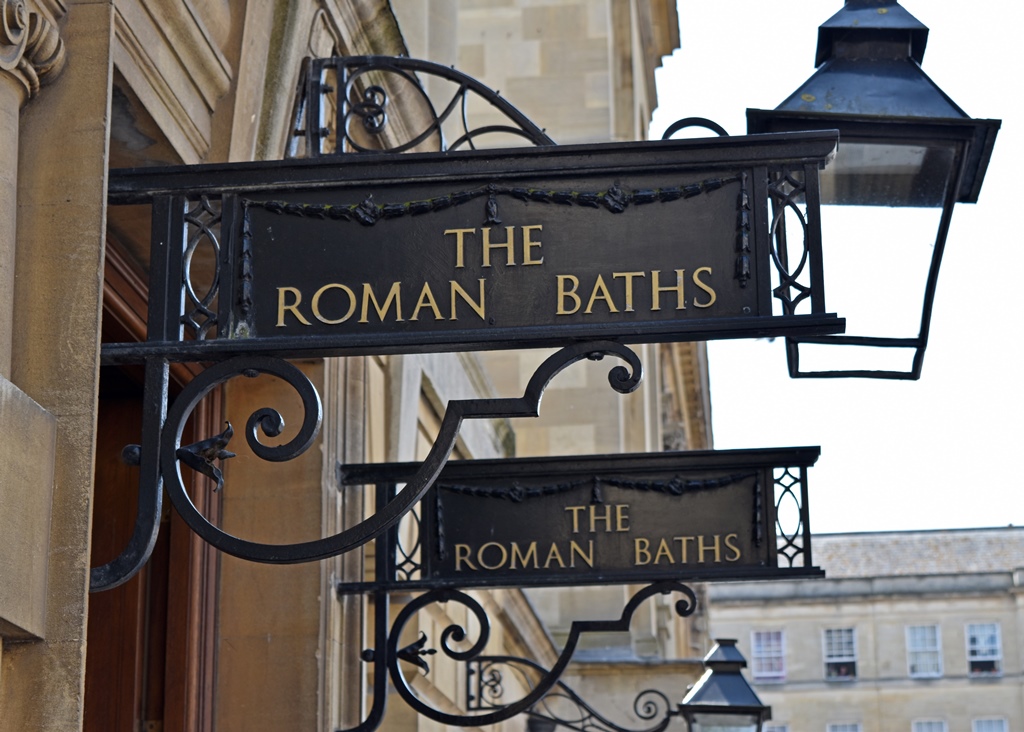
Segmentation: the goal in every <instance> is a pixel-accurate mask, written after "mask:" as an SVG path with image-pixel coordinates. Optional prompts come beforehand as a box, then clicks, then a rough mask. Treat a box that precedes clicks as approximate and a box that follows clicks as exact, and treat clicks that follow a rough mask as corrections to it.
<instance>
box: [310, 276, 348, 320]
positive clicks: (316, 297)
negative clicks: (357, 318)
mask: <svg viewBox="0 0 1024 732" xmlns="http://www.w3.org/2000/svg"><path fill="white" fill-rule="evenodd" d="M328 290H343V291H344V292H345V294H346V295H348V310H347V311H345V314H344V315H342V316H341V317H340V318H338V319H337V320H330V319H328V318H325V317H324V316H323V315H322V314H321V312H320V297H321V296H322V295H323V294H324V293H325V292H327V291H328ZM309 307H310V309H312V311H313V317H314V318H316V319H317V320H319V321H320V322H321V323H326V324H327V325H337V324H338V323H344V322H345V321H346V320H348V319H349V318H351V317H352V313H354V312H355V311H356V293H354V292H352V289H351V288H350V287H346V286H345V285H342V284H338V283H337V282H332V283H331V284H329V285H324V286H323V287H321V288H320V289H319V290H317V291H316V292H315V293H313V299H312V300H311V301H310V303H309Z"/></svg>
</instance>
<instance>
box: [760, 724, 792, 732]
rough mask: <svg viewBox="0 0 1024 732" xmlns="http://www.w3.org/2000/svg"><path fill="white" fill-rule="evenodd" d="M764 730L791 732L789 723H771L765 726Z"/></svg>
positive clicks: (766, 731) (769, 731)
mask: <svg viewBox="0 0 1024 732" xmlns="http://www.w3.org/2000/svg"><path fill="white" fill-rule="evenodd" d="M764 732H789V725H788V724H769V725H766V726H765V728H764Z"/></svg>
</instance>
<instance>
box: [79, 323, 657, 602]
mask: <svg viewBox="0 0 1024 732" xmlns="http://www.w3.org/2000/svg"><path fill="white" fill-rule="evenodd" d="M606 355H609V356H615V357H616V358H619V359H621V360H623V361H625V362H626V364H628V368H627V367H625V366H621V365H618V366H615V367H613V368H612V369H610V371H609V373H608V381H609V384H610V385H611V387H612V388H613V389H615V390H616V391H618V392H620V393H623V394H626V393H630V392H632V391H634V390H636V389H637V387H639V385H640V382H641V380H642V378H643V367H642V364H641V363H640V359H639V357H638V356H637V355H636V353H634V352H633V351H632V350H631V349H629V348H627V347H626V346H623V345H622V344H619V343H615V342H611V341H597V342H591V343H579V344H575V345H572V346H567V347H565V348H563V349H561V350H559V351H557V352H556V353H554V354H553V355H551V356H550V357H548V358H547V359H546V360H545V361H544V362H543V363H542V364H541V365H540V367H538V369H537V370H536V372H535V373H534V375H533V376H532V377H531V379H530V382H529V383H528V384H527V387H526V390H525V392H524V394H523V396H522V397H518V398H508V399H470V400H454V401H452V402H450V403H449V404H448V408H447V410H446V411H445V415H444V419H443V420H442V422H441V428H440V430H439V432H438V436H437V439H436V441H435V442H434V444H433V446H432V447H431V449H430V452H429V453H428V455H427V457H426V459H425V460H424V461H423V463H422V464H421V466H420V468H419V470H418V471H417V472H416V474H415V475H414V476H413V477H412V478H411V479H410V480H409V482H408V483H406V485H405V487H404V488H403V489H402V490H401V491H400V492H399V493H398V494H397V495H396V496H395V498H394V499H393V500H391V501H389V502H388V503H387V505H386V506H385V507H384V508H383V509H382V510H380V511H378V512H377V513H375V514H374V515H372V516H370V517H369V518H367V519H365V520H364V521H362V522H361V523H359V524H357V525H356V526H353V527H350V528H348V529H346V530H344V531H342V532H340V533H338V534H334V535H333V536H329V537H325V538H321V539H316V540H313V541H306V542H299V543H292V544H262V543H258V542H254V541H248V540H245V539H241V538H239V537H236V536H233V535H231V534H229V533H227V532H225V531H223V530H221V529H220V528H218V527H217V526H214V525H213V524H212V523H210V522H209V521H208V520H207V519H206V517H205V516H203V515H202V513H200V511H199V510H198V509H197V508H196V507H195V505H194V504H193V503H192V500H191V498H190V497H189V495H188V493H187V492H186V490H185V486H184V482H183V480H182V476H181V463H182V462H184V463H185V464H186V465H187V466H189V467H192V468H193V469H196V470H199V471H200V472H202V473H205V474H206V475H208V476H210V477H211V478H212V479H213V480H215V481H216V482H217V488H218V489H219V488H220V487H221V485H222V484H223V476H222V475H221V473H220V470H219V468H218V467H217V466H216V465H215V463H214V461H215V460H220V459H226V458H229V457H232V453H230V452H229V451H228V450H227V449H226V448H227V446H228V444H229V442H230V440H231V438H232V436H233V430H232V428H231V426H230V424H229V425H228V428H227V429H225V430H224V432H222V433H221V434H220V435H215V436H214V437H211V438H208V439H206V440H203V441H201V442H198V443H195V444H194V445H188V446H182V445H181V436H182V433H183V431H184V427H185V423H186V421H187V420H188V418H189V416H190V415H191V414H192V412H193V410H194V409H195V408H196V406H197V405H198V404H199V402H200V401H201V400H202V399H203V397H204V396H206V395H207V394H208V393H209V392H210V391H211V390H213V389H214V388H216V387H217V386H219V385H220V384H223V383H225V382H227V381H229V380H230V379H233V378H236V377H239V376H245V377H254V376H257V375H259V374H261V373H263V374H271V375H273V376H276V377H278V378H280V379H283V380H284V381H285V382H286V383H288V384H289V385H290V386H291V387H292V388H293V389H295V391H296V392H297V393H298V395H299V397H300V398H301V400H302V404H303V411H304V416H303V422H302V425H301V426H300V428H299V430H298V434H297V435H296V436H295V437H293V438H292V439H291V440H289V441H288V442H287V443H286V444H283V445H277V446H268V445H265V444H263V443H262V442H261V441H260V433H262V434H263V435H266V436H270V437H273V436H276V435H277V434H280V432H281V429H282V427H283V420H282V418H281V415H280V413H279V412H277V411H276V410H274V409H270V408H264V409H259V410H257V411H256V412H254V413H253V414H252V415H250V417H249V418H248V421H247V424H246V440H247V441H248V443H249V446H250V447H251V448H252V450H253V452H254V453H255V454H256V455H257V456H258V457H260V458H262V459H264V460H269V461H274V462H282V461H286V460H292V459H294V458H296V457H298V456H299V455H301V454H302V453H303V452H305V451H306V450H307V449H308V448H309V446H310V445H312V444H313V441H314V440H315V438H316V436H317V434H318V432H319V429H320V423H321V419H322V415H323V408H322V406H321V402H320V397H319V394H317V392H316V388H315V387H314V386H313V384H312V383H311V382H310V381H309V379H308V378H306V376H305V375H304V374H303V373H302V372H301V371H300V370H299V369H298V368H296V367H295V366H292V365H291V364H289V363H288V362H287V361H284V360H282V359H277V358H272V357H267V356H240V357H237V358H233V359H230V360H227V361H223V362H221V363H218V364H215V365H214V366H211V367H210V368H208V369H207V370H206V371H204V372H203V373H202V374H200V375H199V376H197V377H196V378H195V379H193V381H192V382H190V383H189V384H188V386H186V387H185V389H184V390H183V391H182V393H181V394H180V395H179V397H178V398H177V400H176V401H175V403H174V404H173V405H172V406H171V408H170V409H169V410H168V412H167V417H166V420H165V422H164V425H163V428H162V430H161V438H160V450H159V453H160V455H159V471H158V475H157V476H156V477H155V478H154V479H152V480H150V481H146V480H145V479H143V481H142V485H141V491H142V492H143V493H144V494H147V495H149V496H150V497H151V498H155V500H149V501H144V502H140V506H141V505H147V506H159V504H160V500H159V497H160V491H161V482H162V481H166V482H167V493H168V495H169V497H170V499H171V503H172V504H173V505H174V508H175V509H176V510H177V511H178V513H179V514H180V515H181V517H182V519H184V521H185V523H186V524H188V526H189V528H191V529H192V531H194V532H195V533H196V534H198V535H199V536H200V537H201V538H202V539H203V540H204V541H206V542H207V543H209V544H210V545H212V546H214V547H216V548H217V549H219V550H221V551H223V552H226V553H228V554H231V555H233V556H236V557H240V558H242V559H247V560H249V561H254V562H263V563H268V564H295V563H299V562H311V561H316V560H319V559H326V558H328V557H332V556H336V555H338V554H342V553H344V552H347V551H351V550H352V549H356V548H358V547H360V546H362V545H364V544H366V543H367V542H369V541H370V540H372V539H374V538H376V537H377V536H378V535H380V534H381V533H382V532H384V531H385V530H387V529H388V528H390V527H392V526H394V525H395V524H396V523H398V521H399V520H401V518H402V517H403V516H404V515H405V514H406V513H408V512H409V510H410V509H411V508H412V507H413V506H414V505H415V504H416V503H417V502H418V501H419V500H420V499H421V498H422V497H423V494H424V493H426V491H427V490H428V489H429V488H430V486H431V485H433V483H434V481H435V480H436V478H437V476H438V475H439V474H440V472H441V470H442V469H443V468H444V466H445V464H446V463H447V461H448V457H449V455H450V454H451V451H452V449H453V448H454V447H455V442H456V439H457V438H458V434H459V429H460V427H461V425H462V421H463V420H464V419H492V418H499V417H536V416H537V415H538V414H539V413H540V402H541V397H542V396H543V394H544V389H545V388H546V387H547V385H548V383H549V382H550V381H551V379H553V378H554V377H555V376H556V375H557V374H558V373H559V372H560V371H562V370H563V369H565V368H566V367H568V366H569V365H571V364H573V363H576V362H577V361H580V360H583V359H593V360H597V359H601V358H603V357H604V356H606ZM145 474H146V471H144V475H145ZM158 531H159V510H158V509H156V510H151V511H149V512H148V513H147V514H146V515H143V514H142V512H141V511H140V514H139V517H138V520H137V522H136V536H133V538H132V541H131V543H130V544H129V546H128V548H127V549H126V550H125V553H124V554H122V556H121V557H118V559H116V560H115V561H114V562H112V563H110V564H108V565H105V566H104V567H97V568H95V569H94V570H93V590H94V591H95V590H102V589H109V588H112V587H116V586H117V585H119V584H121V583H123V582H125V581H127V580H128V579H129V578H130V577H131V576H133V575H134V574H135V573H136V572H137V571H138V570H139V569H140V568H141V567H142V566H143V565H144V564H145V563H146V561H148V558H149V554H150V552H151V551H152V547H153V544H154V543H155V538H156V534H157V532H158ZM129 554H130V555H131V556H127V555H129Z"/></svg>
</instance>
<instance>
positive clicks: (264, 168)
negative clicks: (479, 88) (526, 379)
mask: <svg viewBox="0 0 1024 732" xmlns="http://www.w3.org/2000/svg"><path fill="white" fill-rule="evenodd" d="M835 148H836V137H835V135H834V134H832V133H805V134H793V135H772V136H763V137H760V138H759V137H756V136H755V137H745V138H722V139H715V140H700V141H694V140H679V141H676V140H672V141H664V142H657V143H630V144H628V145H615V144H612V145H587V146H567V147H546V148H524V149H511V150H500V151H470V152H462V153H443V154H423V155H407V156H376V157H375V156H358V157H355V156H354V157H351V158H347V159H346V160H345V163H344V164H338V163H331V164H327V163H326V161H324V160H323V159H318V160H313V161H289V162H279V163H263V164H260V165H258V166H252V165H249V166H244V165H242V166H240V165H232V166H200V167H201V168H202V169H201V170H197V169H196V168H189V169H187V173H186V172H180V173H179V172H177V171H175V170H173V169H171V170H167V169H165V170H162V171H160V173H159V175H154V174H152V173H150V172H147V171H144V170H140V171H120V172H118V174H117V175H116V176H114V177H113V178H112V180H111V185H110V190H111V193H110V196H111V201H112V202H134V201H138V200H153V201H154V202H157V201H158V200H159V199H160V197H161V194H162V193H167V194H173V193H176V192H182V193H184V192H186V191H187V193H188V195H190V196H198V195H203V196H206V197H207V198H212V197H214V196H219V197H220V199H221V202H220V206H219V210H220V213H219V215H217V214H216V211H217V209H216V207H214V206H213V205H212V203H211V204H210V206H209V207H208V208H209V210H210V212H211V214H210V216H209V217H208V218H210V219H211V221H212V223H210V224H206V223H204V222H203V221H202V218H203V216H202V214H203V212H202V211H201V210H200V211H198V212H196V213H195V214H191V212H190V215H191V218H188V217H187V221H188V222H189V223H191V224H193V226H194V228H195V229H196V232H197V241H198V240H199V239H201V238H202V237H203V236H216V234H217V230H216V228H215V227H217V228H219V235H220V239H221V241H220V242H219V254H218V259H219V262H218V265H219V267H218V270H219V271H218V277H217V282H216V283H215V289H214V290H212V291H211V293H210V294H209V295H208V296H206V297H201V296H197V295H195V294H194V293H201V292H203V287H201V286H199V285H197V284H194V283H192V282H189V283H188V287H187V288H186V295H187V296H189V297H190V298H192V299H193V300H194V301H195V303H196V307H195V308H194V309H193V310H192V311H189V309H188V307H186V313H185V318H184V320H185V322H186V324H187V325H191V326H193V328H194V330H195V331H196V335H197V337H198V339H199V340H202V341H205V342H204V343H203V344H202V345H201V346H199V345H195V344H186V345H185V347H184V351H186V352H187V351H189V350H196V349H199V350H203V351H205V352H207V353H209V354H216V353H224V354H235V353H242V352H244V353H253V352H256V351H260V352H271V351H273V352H287V353H289V354H291V355H299V354H300V353H304V354H308V355H313V354H324V353H359V352H362V353H401V352H413V351H446V350H472V349H485V348H510V347H536V346H552V345H565V344H566V343H569V342H575V341H579V340H582V339H614V340H617V341H619V342H627V343H635V342H652V341H678V340H693V339H711V338H736V337H749V336H764V335H794V334H797V333H800V334H805V335H809V334H824V333H836V332H841V331H842V330H843V328H844V322H843V321H842V320H841V319H839V318H837V317H836V316H835V315H834V314H829V313H826V312H825V305H824V289H823V284H822V282H821V249H820V229H819V223H818V216H817V209H818V201H817V189H818V182H817V179H818V171H819V169H820V168H821V167H823V166H824V165H825V164H826V163H827V161H828V160H829V159H830V158H831V156H832V155H833V154H834V151H835ZM165 200H166V199H165ZM204 200H205V199H204ZM167 205H171V206H172V209H171V211H170V212H169V213H168V214H166V215H167V216H169V217H170V218H171V219H172V220H173V218H174V217H175V216H180V214H178V213H176V212H175V211H174V209H173V206H174V205H175V204H173V203H168V204H167ZM787 210H795V211H797V212H798V216H796V218H795V221H796V222H797V223H798V224H799V225H800V227H802V229H803V234H804V236H803V238H802V249H800V250H798V251H794V252H780V251H775V250H773V245H772V238H773V234H774V233H776V232H777V230H778V229H779V228H780V227H781V226H782V220H783V218H784V215H785V212H786V211H787ZM155 241H156V240H155ZM789 241H790V242H794V241H800V237H799V236H794V235H793V232H792V231H791V232H790V234H789ZM185 274H186V276H187V277H188V276H191V272H189V271H186V272H185ZM175 297H179V295H178V294H177V293H175ZM802 301H806V307H805V308H803V309H798V305H799V304H800V303H801V302H802ZM214 303H215V304H216V309H214V307H213V304H214ZM215 341H217V342H215ZM117 350H118V349H116V348H108V349H106V351H105V355H106V356H107V357H108V358H111V357H113V356H115V352H116V351H117ZM136 350H138V349H136Z"/></svg>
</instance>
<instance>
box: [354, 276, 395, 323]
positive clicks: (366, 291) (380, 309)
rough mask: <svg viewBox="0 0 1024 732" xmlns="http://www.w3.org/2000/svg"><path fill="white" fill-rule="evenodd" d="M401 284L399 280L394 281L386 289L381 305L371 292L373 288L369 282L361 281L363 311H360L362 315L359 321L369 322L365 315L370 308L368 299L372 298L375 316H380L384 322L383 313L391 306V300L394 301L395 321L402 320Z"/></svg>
mask: <svg viewBox="0 0 1024 732" xmlns="http://www.w3.org/2000/svg"><path fill="white" fill-rule="evenodd" d="M401 284H402V283H401V282H395V283H394V284H393V285H391V289H390V290H389V291H388V296H387V299H386V300H384V305H383V306H381V305H380V304H379V303H378V302H377V297H376V296H375V295H374V294H373V288H372V287H371V286H370V283H369V282H364V283H363V311H362V315H361V316H360V318H359V322H360V323H368V322H370V321H369V320H368V319H367V317H366V316H367V313H368V312H369V309H370V301H371V300H372V301H373V308H374V310H376V311H377V317H378V318H380V320H381V322H382V323H383V322H384V315H385V314H387V312H388V310H389V309H390V308H391V303H392V301H394V303H395V316H396V317H395V320H396V321H397V322H399V323H401V322H402V291H401Z"/></svg>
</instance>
